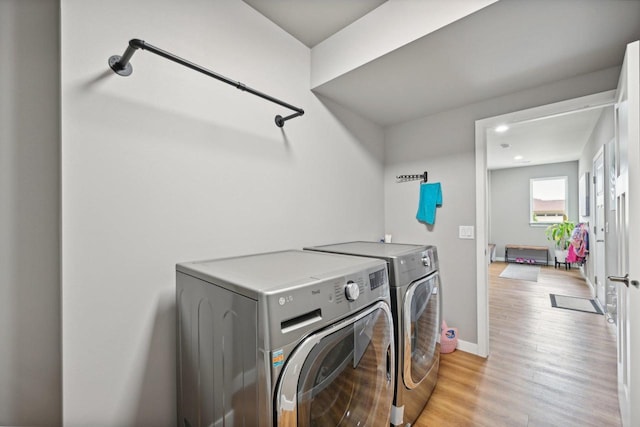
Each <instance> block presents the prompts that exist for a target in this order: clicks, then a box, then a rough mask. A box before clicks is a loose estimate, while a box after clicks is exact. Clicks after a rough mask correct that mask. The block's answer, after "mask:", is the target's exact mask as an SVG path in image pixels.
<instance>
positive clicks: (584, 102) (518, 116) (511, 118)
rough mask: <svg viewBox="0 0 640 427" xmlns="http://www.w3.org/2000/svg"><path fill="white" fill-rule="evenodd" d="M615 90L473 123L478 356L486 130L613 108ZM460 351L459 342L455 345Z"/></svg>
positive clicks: (483, 339)
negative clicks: (501, 125) (474, 136)
mask: <svg viewBox="0 0 640 427" xmlns="http://www.w3.org/2000/svg"><path fill="white" fill-rule="evenodd" d="M615 92H616V91H615V90H611V91H607V92H600V93H596V94H594V95H588V96H583V97H580V98H575V99H570V100H567V101H561V102H556V103H553V104H548V105H543V106H540V107H534V108H529V109H527V110H521V111H514V112H512V113H507V114H503V115H500V116H495V117H488V118H486V119H481V120H476V124H475V131H476V230H477V233H476V274H477V277H476V290H477V291H476V299H477V312H478V319H477V323H478V326H477V333H478V344H477V352H475V354H478V355H479V356H483V357H487V356H488V355H489V286H488V280H489V279H488V272H487V271H488V269H487V262H486V259H487V258H486V256H487V242H488V239H489V236H488V235H487V229H488V227H487V221H488V211H487V194H488V192H487V187H488V184H487V175H488V174H487V140H486V135H487V129H490V128H493V127H495V126H497V125H498V124H504V123H507V124H509V123H521V122H530V121H536V120H540V119H543V118H549V117H557V116H560V115H565V114H569V113H571V112H575V111H583V110H587V109H593V108H600V107H604V106H607V105H612V104H613V103H614V101H615ZM458 343H459V344H458V347H460V341H458Z"/></svg>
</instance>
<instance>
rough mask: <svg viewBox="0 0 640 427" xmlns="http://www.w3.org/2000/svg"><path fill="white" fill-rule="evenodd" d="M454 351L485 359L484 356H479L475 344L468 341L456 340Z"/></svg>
mask: <svg viewBox="0 0 640 427" xmlns="http://www.w3.org/2000/svg"><path fill="white" fill-rule="evenodd" d="M456 349H457V350H460V351H464V352H465V353H471V354H475V355H476V356H481V357H485V358H486V357H487V356H486V355H482V354H480V352H479V351H478V344H475V343H472V342H469V341H462V340H458V346H457V347H456Z"/></svg>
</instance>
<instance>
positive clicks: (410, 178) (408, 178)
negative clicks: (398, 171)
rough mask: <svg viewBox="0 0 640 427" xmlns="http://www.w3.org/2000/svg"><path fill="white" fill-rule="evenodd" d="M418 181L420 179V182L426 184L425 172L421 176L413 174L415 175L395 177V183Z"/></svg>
mask: <svg viewBox="0 0 640 427" xmlns="http://www.w3.org/2000/svg"><path fill="white" fill-rule="evenodd" d="M418 179H421V180H422V182H427V181H428V180H427V172H426V171H425V172H424V173H421V174H415V175H398V176H396V180H397V182H407V181H416V180H418Z"/></svg>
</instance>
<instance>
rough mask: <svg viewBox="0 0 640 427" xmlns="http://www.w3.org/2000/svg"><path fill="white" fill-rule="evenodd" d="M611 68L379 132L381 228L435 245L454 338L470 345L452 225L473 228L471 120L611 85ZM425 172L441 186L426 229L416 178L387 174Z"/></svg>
mask: <svg viewBox="0 0 640 427" xmlns="http://www.w3.org/2000/svg"><path fill="white" fill-rule="evenodd" d="M618 73H619V68H618V67H614V68H610V69H606V70H603V71H600V72H596V73H591V74H587V75H580V76H576V77H573V78H571V79H567V80H562V81H558V82H556V83H553V84H549V85H545V86H541V87H538V88H534V89H530V90H526V91H522V92H518V93H513V94H510V95H506V96H502V97H499V98H494V99H490V100H486V101H483V102H479V103H475V104H471V105H468V106H465V107H462V108H458V109H455V110H451V111H445V112H442V113H439V114H435V115H432V116H428V117H424V118H420V119H417V120H414V121H410V122H407V123H403V124H399V125H396V126H391V127H389V128H386V129H385V181H384V185H385V231H386V232H387V233H392V234H393V236H394V241H397V242H408V243H411V242H415V243H430V244H435V245H437V246H438V252H439V255H440V268H441V276H442V283H443V314H444V317H445V319H446V320H447V323H448V324H449V325H450V326H456V327H458V328H459V334H460V335H459V336H460V339H461V340H463V341H467V342H469V343H477V309H476V250H475V241H473V240H460V239H458V226H460V225H476V222H475V206H476V204H475V203H476V202H475V197H476V194H475V135H474V132H475V130H474V129H475V121H476V120H479V119H483V118H487V117H493V116H497V115H501V114H506V113H509V112H512V111H518V110H524V109H526V108H531V107H535V106H539V105H545V104H550V103H553V102H558V101H562V100H566V99H571V98H576V97H579V96H584V95H589V94H593V93H598V92H602V91H605V90H611V89H613V88H615V87H616V84H617V79H618ZM425 96H428V95H425ZM424 170H426V171H428V172H429V180H430V181H433V182H436V181H439V182H441V183H442V191H443V206H442V207H441V208H438V210H437V213H436V223H435V225H434V226H433V227H428V226H425V225H424V224H422V223H419V222H418V221H417V220H416V219H415V214H416V208H417V203H418V194H419V193H418V191H419V190H418V187H419V184H418V183H417V181H416V182H413V183H401V184H397V183H396V181H395V179H394V177H395V176H396V175H400V174H413V173H420V172H422V171H424ZM494 197H495V195H494Z"/></svg>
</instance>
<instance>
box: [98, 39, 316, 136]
mask: <svg viewBox="0 0 640 427" xmlns="http://www.w3.org/2000/svg"><path fill="white" fill-rule="evenodd" d="M138 49H142V50H147V51H149V52H151V53H155V54H156V55H158V56H161V57H163V58H165V59H168V60H170V61H173V62H176V63H178V64H180V65H184V66H185V67H187V68H191V69H192V70H194V71H198V72H199V73H202V74H205V75H207V76H209V77H213V78H214V79H216V80H220V81H221V82H224V83H226V84H228V85H231V86H234V87H235V88H236V89H239V90H241V91H244V92H249V93H250V94H252V95H256V96H259V97H260V98H263V99H266V100H267V101H271V102H273V103H275V104H278V105H281V106H283V107H285V108H288V109H290V110H292V111H295V113H293V114H290V115H288V116H285V117H282V116H281V115H279V114H278V115H277V116H276V117H275V122H276V126H278V127H283V126H284V123H285V122H286V121H287V120H290V119H293V118H295V117H298V116H302V115H303V114H304V110H303V109H302V108H298V107H296V106H293V105H291V104H289V103H287V102H284V101H281V100H279V99H278V98H274V97H273V96H271V95H267V94H266V93H262V92H260V91H257V90H255V89H252V88H250V87H249V86H247V85H245V84H244V83H240V82H237V81H235V80H231V79H230V78H228V77H225V76H223V75H221V74H218V73H216V72H214V71H211V70H208V69H206V68H204V67H201V66H200V65H197V64H194V63H193V62H190V61H187V60H186V59H182V58H180V57H179V56H176V55H174V54H172V53H169V52H167V51H164V50H162V49H160V48H157V47H155V46H153V45H151V44H149V43H147V42H145V41H144V40H140V39H131V40H129V46H127V49H126V50H125V51H124V53H123V54H122V56H120V55H113V56H111V57H109V67H111V69H112V70H113V71H114V72H115V73H116V74H118V75H120V76H130V75H131V73H133V66H132V65H131V63H130V62H129V61H130V60H131V57H132V56H133V54H134V53H135V51H136V50H138Z"/></svg>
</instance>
